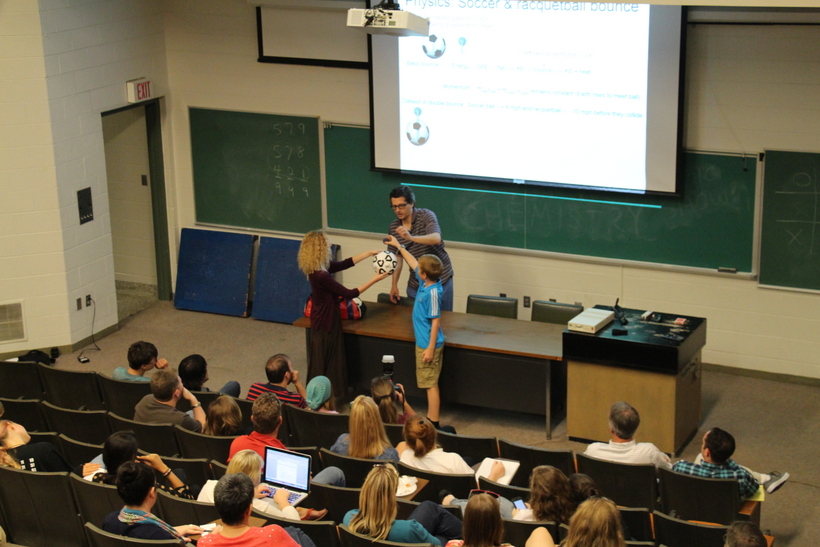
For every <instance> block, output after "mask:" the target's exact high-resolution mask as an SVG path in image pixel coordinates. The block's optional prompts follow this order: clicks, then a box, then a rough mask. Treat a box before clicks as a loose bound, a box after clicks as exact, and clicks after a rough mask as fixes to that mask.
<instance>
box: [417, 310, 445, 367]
mask: <svg viewBox="0 0 820 547" xmlns="http://www.w3.org/2000/svg"><path fill="white" fill-rule="evenodd" d="M439 328H441V317H436V318H435V319H433V324H432V326H431V327H430V343H429V344H427V348H425V350H424V353H422V354H421V358H422V360H423V361H424V362H425V363H429V362H431V361H432V360H433V352H435V351H436V340H437V339H438V331H439Z"/></svg>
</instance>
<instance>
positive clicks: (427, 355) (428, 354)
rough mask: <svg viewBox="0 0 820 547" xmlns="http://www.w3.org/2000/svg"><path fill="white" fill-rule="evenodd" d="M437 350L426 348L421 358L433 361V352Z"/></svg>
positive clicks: (425, 360) (427, 361)
mask: <svg viewBox="0 0 820 547" xmlns="http://www.w3.org/2000/svg"><path fill="white" fill-rule="evenodd" d="M435 351H436V349H435V348H427V349H425V350H424V353H422V354H421V360H422V361H424V362H425V363H432V362H433V353H434V352H435Z"/></svg>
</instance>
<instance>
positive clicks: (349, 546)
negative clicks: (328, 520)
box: [338, 525, 430, 547]
mask: <svg viewBox="0 0 820 547" xmlns="http://www.w3.org/2000/svg"><path fill="white" fill-rule="evenodd" d="M338 528H339V539H340V541H341V542H342V547H373V546H374V545H375V546H376V547H378V546H380V545H381V546H382V547H429V546H430V544H429V543H396V542H394V541H387V540H386V539H383V540H380V539H373V538H372V537H370V536H364V535H362V534H357V533H355V532H351V531H350V530H348V529H347V527H346V526H344V525H341V526H339V527H338Z"/></svg>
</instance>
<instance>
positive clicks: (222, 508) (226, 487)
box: [214, 473, 255, 526]
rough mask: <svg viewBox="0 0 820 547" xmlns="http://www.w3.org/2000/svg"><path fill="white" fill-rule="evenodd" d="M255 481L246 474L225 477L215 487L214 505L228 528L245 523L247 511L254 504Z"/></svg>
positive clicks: (232, 474) (233, 474) (231, 474)
mask: <svg viewBox="0 0 820 547" xmlns="http://www.w3.org/2000/svg"><path fill="white" fill-rule="evenodd" d="M254 493H255V492H254V487H253V481H252V480H251V478H250V477H249V476H247V475H246V474H244V473H230V474H228V475H224V476H223V477H222V478H221V479H219V482H217V483H216V486H215V487H214V505H215V506H216V511H217V512H218V513H219V516H220V517H221V518H222V522H224V523H225V524H227V525H228V526H236V525H237V524H242V522H244V517H245V511H247V510H248V507H250V505H251V504H252V503H253V496H254Z"/></svg>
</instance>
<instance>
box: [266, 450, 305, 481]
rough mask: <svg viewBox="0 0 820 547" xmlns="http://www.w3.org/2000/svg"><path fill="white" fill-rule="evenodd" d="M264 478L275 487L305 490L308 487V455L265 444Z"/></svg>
mask: <svg viewBox="0 0 820 547" xmlns="http://www.w3.org/2000/svg"><path fill="white" fill-rule="evenodd" d="M264 480H265V482H266V483H268V484H271V485H273V486H276V487H282V488H287V489H288V490H293V491H295V492H307V491H308V490H309V488H310V456H308V455H306V454H301V453H299V452H291V451H289V450H282V449H279V448H274V447H272V446H266V447H265V477H264Z"/></svg>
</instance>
